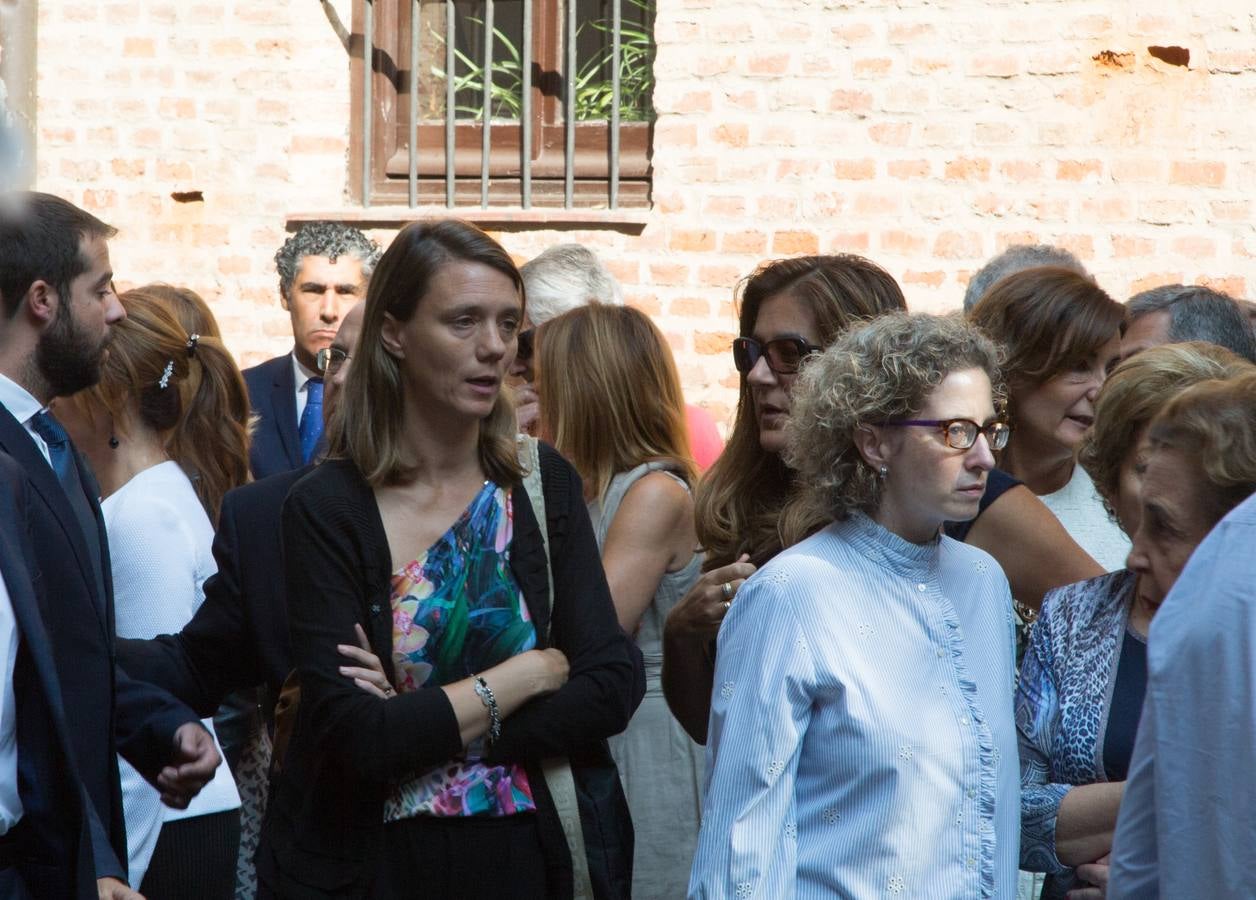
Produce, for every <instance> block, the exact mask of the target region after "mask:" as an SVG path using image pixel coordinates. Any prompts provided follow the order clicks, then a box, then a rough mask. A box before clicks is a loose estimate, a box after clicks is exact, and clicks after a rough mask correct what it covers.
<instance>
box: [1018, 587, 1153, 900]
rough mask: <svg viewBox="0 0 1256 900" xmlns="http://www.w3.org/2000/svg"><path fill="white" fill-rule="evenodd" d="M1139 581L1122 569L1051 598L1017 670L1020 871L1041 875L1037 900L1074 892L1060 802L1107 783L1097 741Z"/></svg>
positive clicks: (1103, 732) (1105, 724)
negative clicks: (1060, 830) (1061, 835)
mask: <svg viewBox="0 0 1256 900" xmlns="http://www.w3.org/2000/svg"><path fill="white" fill-rule="evenodd" d="M1136 582H1137V577H1136V576H1135V575H1134V573H1132V572H1130V571H1129V570H1128V569H1122V570H1120V571H1117V572H1109V573H1107V574H1106V575H1100V576H1098V577H1097V578H1091V579H1089V580H1087V581H1080V582H1078V583H1076V584H1070V585H1066V586H1065V587H1061V588H1056V589H1055V590H1053V591H1051V592H1050V593H1048V594H1047V596H1046V598H1045V599H1044V600H1043V603H1042V614H1041V616H1039V618H1038V621H1037V622H1036V623H1035V624H1034V626H1033V630H1032V632H1031V634H1030V639H1029V647H1028V649H1027V650H1026V652H1025V658H1024V660H1023V662H1022V663H1021V673H1020V682H1019V684H1018V685H1017V689H1016V730H1017V737H1018V741H1019V745H1020V768H1021V850H1020V855H1021V868H1023V869H1026V870H1028V871H1031V872H1047V873H1048V878H1047V880H1046V885H1045V888H1044V890H1043V893H1042V896H1043V898H1044V900H1052V898H1062V897H1063V896H1064V895H1065V893H1067V891H1068V890H1069V889H1071V888H1072V887H1073V886H1074V885H1073V870H1072V869H1071V868H1069V867H1068V866H1065V865H1064V864H1063V863H1061V862H1060V860H1059V858H1058V857H1057V856H1056V854H1055V824H1056V816H1057V815H1058V813H1059V810H1060V801H1061V800H1063V799H1064V795H1065V794H1067V793H1068V792H1069V789H1070V788H1072V787H1074V786H1076V785H1083V784H1095V783H1096V782H1104V781H1107V780H1108V777H1107V773H1106V771H1105V769H1104V760H1103V750H1104V739H1105V735H1106V732H1107V728H1108V719H1109V712H1110V710H1111V704H1112V694H1113V688H1114V686H1115V684H1116V675H1117V668H1118V666H1117V663H1118V660H1119V659H1120V655H1121V647H1122V644H1123V643H1124V639H1125V630H1126V625H1127V623H1128V621H1129V609H1130V603H1131V601H1132V599H1133V592H1134V585H1135V583H1136Z"/></svg>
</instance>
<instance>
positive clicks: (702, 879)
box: [689, 580, 816, 900]
mask: <svg viewBox="0 0 1256 900" xmlns="http://www.w3.org/2000/svg"><path fill="white" fill-rule="evenodd" d="M784 593H785V592H784V591H783V590H781V589H780V588H779V587H777V586H776V585H774V584H773V583H772V582H771V580H762V581H757V582H751V583H748V584H747V585H746V586H745V587H743V588H742V590H741V591H739V592H738V594H737V599H736V600H735V601H734V603H733V605H732V608H731V609H730V611H729V613H728V616H727V617H726V618H725V620H724V624H723V626H722V627H721V629H720V634H719V642H718V652H717V655H716V664H715V679H714V687H713V691H712V698H711V719H710V727H709V730H708V745H707V788H706V796H705V801H704V806H703V816H702V828H701V831H700V833H699V836H698V849H697V853H696V855H695V858H694V865H693V871H692V874H691V877H690V881H689V896H690V897H692V898H703V900H716V898H724V897H735V898H739V900H740V898H746V897H771V898H787V897H792V896H793V895H794V884H795V872H796V865H797V826H796V819H795V807H796V804H795V796H794V780H795V775H796V772H797V767H798V756H799V750H800V748H801V746H802V742H803V738H804V736H805V735H806V732H807V727H808V724H809V722H810V719H811V706H812V701H813V698H814V695H815V688H816V676H815V667H814V665H813V662H812V657H811V654H810V650H809V648H808V645H807V640H806V637H805V636H804V634H803V631H802V629H801V628H800V626H799V623H798V618H797V613H796V611H795V609H794V608H793V606H792V604H791V603H790V602H789V598H788V597H787V596H784Z"/></svg>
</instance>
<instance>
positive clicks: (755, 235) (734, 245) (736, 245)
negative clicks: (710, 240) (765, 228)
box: [720, 231, 768, 255]
mask: <svg viewBox="0 0 1256 900" xmlns="http://www.w3.org/2000/svg"><path fill="white" fill-rule="evenodd" d="M767 246H768V236H767V235H766V234H764V233H763V232H761V231H733V232H730V233H728V234H725V235H723V237H722V238H721V239H720V250H721V251H723V252H724V253H745V254H748V255H757V254H760V253H763V252H764V251H765V250H767Z"/></svg>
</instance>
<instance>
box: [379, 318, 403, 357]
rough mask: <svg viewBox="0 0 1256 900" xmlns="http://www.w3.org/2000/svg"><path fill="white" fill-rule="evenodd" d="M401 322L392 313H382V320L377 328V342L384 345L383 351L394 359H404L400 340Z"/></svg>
mask: <svg viewBox="0 0 1256 900" xmlns="http://www.w3.org/2000/svg"><path fill="white" fill-rule="evenodd" d="M401 327H402V323H401V322H398V321H397V320H396V319H395V318H394V317H393V314H392V313H384V322H383V324H382V325H381V326H380V329H379V342H380V343H381V344H382V345H383V346H384V352H385V353H387V354H388V355H389V356H391V357H393V358H394V359H405V358H406V349H405V345H404V344H403V343H402V341H401Z"/></svg>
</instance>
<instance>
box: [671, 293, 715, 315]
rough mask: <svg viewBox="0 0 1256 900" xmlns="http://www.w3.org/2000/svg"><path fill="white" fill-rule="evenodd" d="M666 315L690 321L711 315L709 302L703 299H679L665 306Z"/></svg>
mask: <svg viewBox="0 0 1256 900" xmlns="http://www.w3.org/2000/svg"><path fill="white" fill-rule="evenodd" d="M667 314H668V315H671V316H685V317H687V318H691V319H697V318H705V317H707V316H709V315H710V314H711V302H710V301H709V300H707V299H705V298H703V297H679V298H677V299H675V300H673V301H671V302H670V303H668V304H667Z"/></svg>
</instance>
